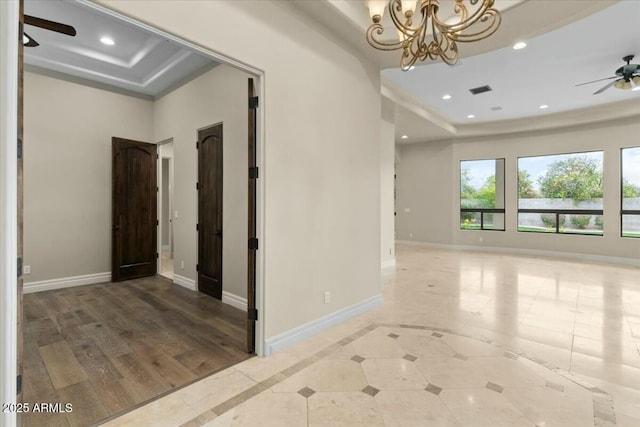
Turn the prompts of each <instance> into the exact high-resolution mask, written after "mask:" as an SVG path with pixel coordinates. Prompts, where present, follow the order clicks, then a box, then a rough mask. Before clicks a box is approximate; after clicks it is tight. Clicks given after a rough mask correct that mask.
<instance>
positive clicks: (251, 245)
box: [249, 237, 258, 251]
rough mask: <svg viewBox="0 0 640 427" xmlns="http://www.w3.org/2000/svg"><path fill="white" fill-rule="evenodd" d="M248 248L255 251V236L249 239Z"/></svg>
mask: <svg viewBox="0 0 640 427" xmlns="http://www.w3.org/2000/svg"><path fill="white" fill-rule="evenodd" d="M249 249H251V250H253V251H257V250H258V238H257V237H252V238H250V239H249Z"/></svg>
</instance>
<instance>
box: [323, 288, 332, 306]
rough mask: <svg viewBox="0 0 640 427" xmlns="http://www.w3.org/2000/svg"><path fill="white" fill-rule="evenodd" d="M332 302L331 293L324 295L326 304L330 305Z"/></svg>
mask: <svg viewBox="0 0 640 427" xmlns="http://www.w3.org/2000/svg"><path fill="white" fill-rule="evenodd" d="M330 302H331V292H329V291H327V292H325V293H324V303H325V304H329V303H330Z"/></svg>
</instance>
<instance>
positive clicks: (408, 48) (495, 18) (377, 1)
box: [367, 0, 502, 71]
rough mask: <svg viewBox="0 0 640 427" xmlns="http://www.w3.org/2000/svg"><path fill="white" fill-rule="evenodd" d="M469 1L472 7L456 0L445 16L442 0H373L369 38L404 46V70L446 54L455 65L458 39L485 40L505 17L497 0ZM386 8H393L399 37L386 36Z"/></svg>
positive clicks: (387, 46)
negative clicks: (387, 37)
mask: <svg viewBox="0 0 640 427" xmlns="http://www.w3.org/2000/svg"><path fill="white" fill-rule="evenodd" d="M469 3H470V5H471V6H472V7H471V8H469V7H468V6H467V5H466V4H465V0H455V2H454V5H453V10H452V14H451V15H450V16H446V17H443V16H442V11H441V10H440V1H439V0H369V14H370V16H371V20H372V21H373V24H371V26H370V27H369V28H368V29H367V41H368V42H369V44H370V45H371V46H373V47H374V48H376V49H379V50H399V49H401V50H402V57H401V59H400V67H401V68H402V70H404V71H407V70H409V69H410V68H411V67H412V66H413V65H414V64H415V63H416V61H418V60H420V61H425V60H426V59H427V58H429V59H437V58H442V60H443V61H444V62H446V63H447V64H449V65H453V64H455V63H456V62H458V43H470V42H475V41H478V40H483V39H485V38H487V37H489V36H490V35H492V34H493V33H495V32H496V30H497V29H498V27H499V26H500V22H501V21H502V18H501V16H500V13H499V12H498V11H497V10H496V9H494V8H493V5H494V3H495V0H469ZM478 3H479V4H478ZM416 6H417V9H416ZM385 8H388V9H389V15H390V17H391V21H392V22H393V25H394V26H395V29H396V30H397V33H398V40H397V41H389V40H385V39H384V34H385V29H384V27H383V25H382V17H383V15H384V10H385ZM470 9H471V10H470ZM474 25H475V27H474V28H471V27H472V26H474Z"/></svg>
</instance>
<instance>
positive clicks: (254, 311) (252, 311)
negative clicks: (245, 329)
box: [247, 308, 258, 320]
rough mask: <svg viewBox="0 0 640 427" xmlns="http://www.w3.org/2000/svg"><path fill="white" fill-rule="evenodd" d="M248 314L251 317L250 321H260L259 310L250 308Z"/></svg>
mask: <svg viewBox="0 0 640 427" xmlns="http://www.w3.org/2000/svg"><path fill="white" fill-rule="evenodd" d="M247 314H248V315H249V320H258V309H257V308H250V309H249V310H248V311H247Z"/></svg>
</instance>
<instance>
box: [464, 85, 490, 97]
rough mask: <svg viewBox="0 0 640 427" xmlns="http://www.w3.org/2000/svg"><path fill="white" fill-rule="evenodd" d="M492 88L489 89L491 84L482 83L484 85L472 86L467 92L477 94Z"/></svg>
mask: <svg viewBox="0 0 640 427" xmlns="http://www.w3.org/2000/svg"><path fill="white" fill-rule="evenodd" d="M492 90H493V89H491V86H489V85H484V86H478V87H474V88H473V89H469V92H471V94H473V95H479V94H481V93H485V92H491V91H492Z"/></svg>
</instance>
